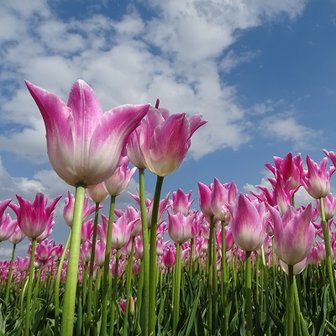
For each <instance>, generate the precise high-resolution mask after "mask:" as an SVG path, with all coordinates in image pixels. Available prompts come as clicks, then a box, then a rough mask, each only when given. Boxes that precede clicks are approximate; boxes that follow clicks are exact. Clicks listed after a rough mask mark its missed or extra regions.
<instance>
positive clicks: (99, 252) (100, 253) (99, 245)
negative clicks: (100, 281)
mask: <svg viewBox="0 0 336 336" xmlns="http://www.w3.org/2000/svg"><path fill="white" fill-rule="evenodd" d="M105 250H106V244H105V242H104V241H102V240H97V242H96V246H95V262H96V264H97V265H98V266H103V265H104V261H105Z"/></svg>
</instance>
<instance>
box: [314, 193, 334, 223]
mask: <svg viewBox="0 0 336 336" xmlns="http://www.w3.org/2000/svg"><path fill="white" fill-rule="evenodd" d="M317 207H318V208H320V202H319V201H318V200H317ZM320 211H321V210H320ZM324 211H325V219H326V221H329V219H331V218H333V217H334V214H335V211H336V198H335V197H334V196H333V195H332V194H331V193H330V194H328V195H327V196H326V197H325V199H324Z"/></svg>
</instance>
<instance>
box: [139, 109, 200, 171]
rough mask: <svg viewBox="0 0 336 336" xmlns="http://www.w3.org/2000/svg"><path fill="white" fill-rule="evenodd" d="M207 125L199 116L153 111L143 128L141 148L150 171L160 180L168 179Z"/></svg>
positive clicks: (163, 110)
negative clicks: (195, 135)
mask: <svg viewBox="0 0 336 336" xmlns="http://www.w3.org/2000/svg"><path fill="white" fill-rule="evenodd" d="M205 123H206V121H204V120H202V119H201V117H200V116H199V115H194V116H192V117H190V118H187V117H186V115H185V113H179V114H172V115H169V112H168V111H167V110H165V109H157V108H153V107H151V108H150V109H149V111H148V114H147V116H146V118H144V119H143V121H142V123H141V124H140V127H142V128H143V130H141V133H142V134H141V135H142V136H141V135H140V139H139V140H140V145H141V146H142V147H141V148H142V153H143V156H144V159H145V164H146V168H148V169H149V170H150V171H151V172H152V173H154V174H156V175H157V176H161V177H163V176H167V175H169V174H171V173H172V172H173V171H175V170H176V169H177V168H178V167H179V166H180V165H181V163H182V161H183V159H184V157H185V156H186V154H187V151H188V149H189V147H190V145H191V136H192V135H193V134H194V132H195V131H196V130H197V129H198V128H199V127H201V126H202V125H204V124H205Z"/></svg>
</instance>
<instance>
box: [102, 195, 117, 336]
mask: <svg viewBox="0 0 336 336" xmlns="http://www.w3.org/2000/svg"><path fill="white" fill-rule="evenodd" d="M115 200H116V196H113V195H111V200H110V211H109V220H108V226H107V234H106V250H105V260H104V273H103V282H102V286H103V287H102V323H101V329H100V335H101V336H104V335H106V327H107V299H108V297H107V292H108V287H109V273H110V255H111V247H112V227H113V225H112V224H113V220H114V209H115Z"/></svg>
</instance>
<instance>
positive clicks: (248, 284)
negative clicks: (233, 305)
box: [245, 251, 253, 336]
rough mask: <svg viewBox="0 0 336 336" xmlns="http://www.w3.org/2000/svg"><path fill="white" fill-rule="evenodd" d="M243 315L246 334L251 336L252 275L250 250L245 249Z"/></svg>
mask: <svg viewBox="0 0 336 336" xmlns="http://www.w3.org/2000/svg"><path fill="white" fill-rule="evenodd" d="M245 299H246V301H245V316H246V335H247V336H252V329H253V325H252V276H251V251H246V259H245Z"/></svg>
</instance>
